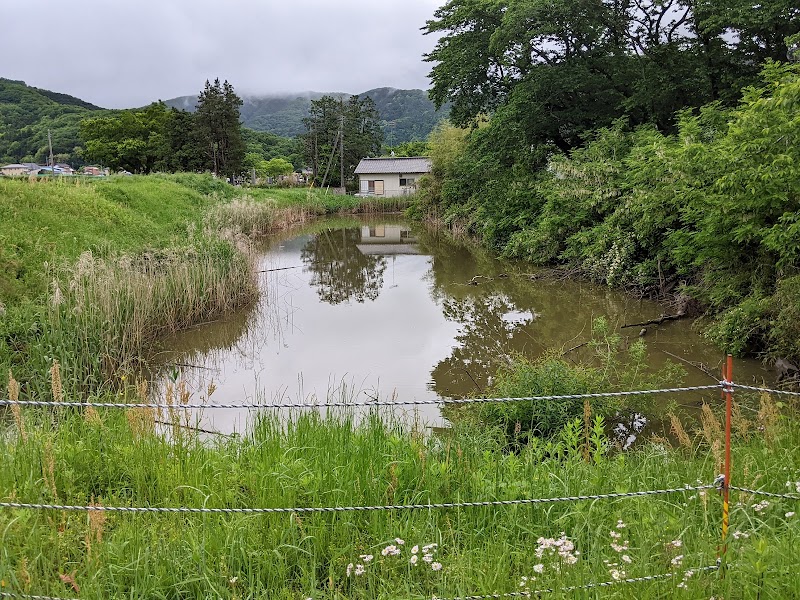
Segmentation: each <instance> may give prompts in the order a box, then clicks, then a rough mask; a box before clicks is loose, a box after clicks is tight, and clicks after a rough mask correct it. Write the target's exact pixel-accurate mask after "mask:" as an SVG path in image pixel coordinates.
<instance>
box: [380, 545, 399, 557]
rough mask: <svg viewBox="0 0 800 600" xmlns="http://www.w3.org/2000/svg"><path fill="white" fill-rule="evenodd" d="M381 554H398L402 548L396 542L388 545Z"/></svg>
mask: <svg viewBox="0 0 800 600" xmlns="http://www.w3.org/2000/svg"><path fill="white" fill-rule="evenodd" d="M381 554H382V555H383V556H397V555H398V554H400V549H399V548H398V547H397V546H395V545H394V544H392V545H390V546H386V548H384V549H383V550H381Z"/></svg>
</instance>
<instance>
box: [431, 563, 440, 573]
mask: <svg viewBox="0 0 800 600" xmlns="http://www.w3.org/2000/svg"><path fill="white" fill-rule="evenodd" d="M431 570H432V571H441V570H442V563H440V562H434V563H431Z"/></svg>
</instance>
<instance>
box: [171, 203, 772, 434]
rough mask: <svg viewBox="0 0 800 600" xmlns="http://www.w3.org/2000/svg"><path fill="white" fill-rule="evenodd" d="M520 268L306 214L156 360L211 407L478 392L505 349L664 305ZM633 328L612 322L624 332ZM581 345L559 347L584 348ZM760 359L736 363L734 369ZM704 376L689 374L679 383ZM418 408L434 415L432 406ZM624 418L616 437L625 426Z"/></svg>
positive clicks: (431, 238)
mask: <svg viewBox="0 0 800 600" xmlns="http://www.w3.org/2000/svg"><path fill="white" fill-rule="evenodd" d="M527 268H528V267H526V266H525V265H524V264H520V263H509V262H504V261H499V260H497V259H495V258H493V257H491V256H489V255H488V254H486V253H483V252H481V251H479V250H476V249H475V248H474V247H471V246H469V245H467V244H459V243H455V242H453V241H452V240H450V239H448V238H445V237H443V236H438V235H436V234H435V233H431V232H426V231H424V230H412V228H410V227H409V226H408V225H407V224H405V223H402V222H396V221H395V222H392V221H386V220H383V219H381V220H369V219H361V220H356V219H354V220H351V221H349V222H348V223H346V224H344V225H342V226H337V227H331V226H330V225H326V224H325V223H324V222H322V223H318V224H315V225H314V226H313V228H309V229H306V230H304V231H301V232H295V233H292V234H287V235H286V236H284V237H283V238H280V239H276V240H273V242H272V244H271V246H270V247H269V248H267V249H265V251H264V255H263V257H262V258H261V267H260V269H261V270H263V271H264V273H263V275H262V277H263V279H262V281H261V288H262V295H261V299H260V301H259V303H258V304H257V305H256V306H254V307H250V308H249V309H248V310H244V311H242V312H241V313H239V314H237V315H232V316H231V317H229V318H228V319H225V320H223V321H220V322H218V323H214V324H209V325H207V326H203V327H199V328H195V329H193V330H191V331H188V332H183V333H181V334H178V335H176V336H174V338H172V339H171V340H170V341H169V343H168V348H169V351H168V352H167V353H166V354H165V355H163V356H162V358H163V363H162V364H164V365H167V372H169V371H168V369H170V368H171V366H174V365H183V366H184V367H183V376H184V377H187V378H188V379H189V380H190V381H191V382H192V387H193V388H194V389H197V390H202V389H205V388H206V386H207V385H208V382H209V381H210V380H213V381H214V382H215V385H216V386H217V391H216V393H215V394H214V396H213V397H212V399H211V402H212V403H214V402H216V403H225V404H228V403H243V402H248V401H258V402H270V401H272V402H276V401H289V402H317V403H321V404H324V402H325V399H326V398H328V397H331V396H335V397H336V399H337V400H339V399H342V398H345V399H346V400H347V401H349V402H368V401H369V400H370V398H375V397H378V398H380V399H383V400H386V399H391V398H392V397H393V396H396V398H397V400H401V401H405V400H441V399H445V398H458V397H464V396H468V395H472V394H481V393H482V392H483V391H484V390H486V389H487V387H488V385H489V382H490V378H491V376H492V375H493V374H494V373H495V372H496V370H497V368H498V367H499V366H501V365H503V364H507V363H508V361H509V360H510V358H511V357H512V356H514V355H522V356H525V357H527V358H530V359H533V358H536V357H537V356H539V355H541V354H542V352H544V351H545V350H547V349H552V348H565V349H566V348H571V347H572V346H578V345H579V344H580V343H581V342H585V341H587V340H588V339H589V335H590V331H591V322H592V320H593V319H594V318H596V317H598V316H604V317H606V318H607V319H608V321H609V322H610V323H611V325H612V327H615V328H616V327H618V326H619V325H621V324H623V323H625V322H631V321H643V320H647V319H650V318H653V317H655V316H658V315H659V314H660V312H661V310H662V309H661V307H660V306H659V305H657V304H655V303H652V302H646V301H639V300H636V299H632V298H630V297H628V296H625V295H623V294H620V293H617V292H615V291H613V290H609V289H607V288H604V287H600V286H594V285H588V284H582V283H579V282H574V281H561V282H558V281H539V280H537V281H532V280H531V277H530V276H529V274H528V273H527ZM637 333H638V331H630V330H622V334H623V335H624V336H629V338H628V339H630V340H631V341H633V340H636V339H638V338H637V336H636V334H637ZM646 341H647V343H648V347H649V348H650V356H649V360H650V363H651V364H652V365H653V366H654V367H656V368H657V367H658V366H660V364H661V363H663V362H664V361H665V360H666V358H667V356H666V354H665V353H663V352H660V349H662V348H663V349H664V350H665V351H668V352H670V353H671V354H673V355H676V356H679V357H680V358H683V359H685V360H690V361H699V362H704V363H706V364H709V365H713V364H714V363H715V362H716V361H717V357H718V353H717V351H716V350H715V349H714V348H713V347H711V346H710V345H709V344H707V343H706V342H705V341H704V340H702V338H700V337H699V336H698V335H697V334H696V333H695V332H693V331H692V330H691V327H690V323H688V322H680V321H679V322H674V323H668V324H665V325H664V326H661V327H653V328H651V330H650V332H649V333H648V335H647V337H646ZM580 353H581V350H576V351H575V352H572V353H570V354H569V356H570V357H571V358H574V359H575V360H576V361H577V360H581V359H586V358H587V357H588V354H586V355H583V356H582V355H581V354H580ZM759 369H760V366H759V365H758V364H757V363H748V364H744V363H742V365H741V367H738V372H739V373H742V374H744V373H745V372H747V371H749V372H750V373H752V374H757V373H758V372H760V371H759ZM162 381H163V380H162ZM708 381H709V380H708V379H706V378H705V377H704V376H703V375H702V374H701V373H699V372H697V371H690V372H689V377H688V378H687V380H686V381H685V382H684V383H687V384H706V383H708ZM676 383H677V382H676ZM343 390H344V391H343ZM696 396H697V397H694V396H693V397H692V398H691V399H683V401H687V400H688V401H690V402H696V401H699V399H700V396H699V395H696ZM712 396H713V394H712ZM712 399H713V398H712ZM410 412H411V413H412V414H413V410H412V411H410ZM251 416H252V415H248V414H247V413H243V414H242V413H241V411H240V413H234V412H226V411H222V410H214V411H206V412H205V414H204V416H203V419H204V423H206V424H208V425H209V427H210V428H212V429H217V430H220V431H226V432H229V431H231V430H232V429H237V430H239V431H241V429H242V428H243V426H244V424H246V421H247V419H248V418H250V417H251ZM420 416H421V418H422V419H423V420H424V421H427V422H429V423H431V422H434V423H437V424H442V420H441V415H440V414H439V411H438V409H437V408H436V407H435V406H428V407H426V408H425V409H421V411H420ZM636 425H637V422H635V419H632V420H631V422H630V424H629V425H626V426H627V427H628V429H627V430H626V431H620V432H619V434H620V435H621V436H622V437H625V439H627V438H628V436H631V435H635V434H636V433H637V431H636Z"/></svg>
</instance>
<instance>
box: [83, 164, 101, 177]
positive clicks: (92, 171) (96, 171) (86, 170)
mask: <svg viewBox="0 0 800 600" xmlns="http://www.w3.org/2000/svg"><path fill="white" fill-rule="evenodd" d="M83 174H84V175H91V176H93V177H99V176H100V175H103V174H104V173H103V170H102V169H101V168H100V167H95V166H93V165H87V166H85V167H83Z"/></svg>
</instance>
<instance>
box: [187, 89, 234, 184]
mask: <svg viewBox="0 0 800 600" xmlns="http://www.w3.org/2000/svg"><path fill="white" fill-rule="evenodd" d="M241 105H242V99H241V98H239V96H237V95H236V92H234V90H233V86H232V85H231V84H230V83H228V81H227V80H226V81H225V82H224V83H220V80H219V78H217V79H215V80H214V83H211V82H209V81H208V80H206V85H205V88H203V91H202V92H200V95H199V96H198V98H197V112H196V113H195V115H194V120H195V123H196V125H197V129H196V135H197V140H198V147H199V148H200V149H201V151H202V152H203V153H204V155H205V159H206V161H205V164H206V165H207V167H208V168H210V170H211V171H212V172H213V173H214V174H216V175H224V176H225V177H234V176H235V175H238V174H239V173H240V172H241V170H242V161H243V160H244V153H245V145H244V141H243V140H242V133H241V125H240V124H239V107H240V106H241Z"/></svg>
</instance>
